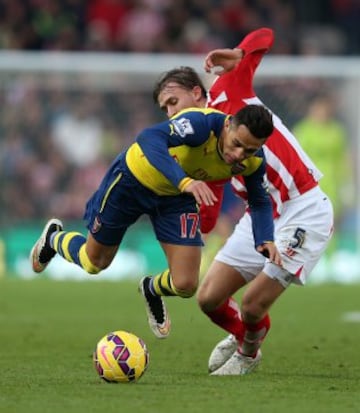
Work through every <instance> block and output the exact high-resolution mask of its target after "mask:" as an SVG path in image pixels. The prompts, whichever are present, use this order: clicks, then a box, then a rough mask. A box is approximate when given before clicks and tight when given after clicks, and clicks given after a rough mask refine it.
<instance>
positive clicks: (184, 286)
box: [173, 279, 198, 298]
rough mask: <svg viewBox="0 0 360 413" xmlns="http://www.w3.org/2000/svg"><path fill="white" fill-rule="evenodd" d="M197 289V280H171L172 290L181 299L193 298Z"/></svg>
mask: <svg viewBox="0 0 360 413" xmlns="http://www.w3.org/2000/svg"><path fill="white" fill-rule="evenodd" d="M197 287H198V281H197V280H191V279H188V280H186V279H183V280H180V281H176V282H175V281H174V280H173V288H174V290H175V292H176V295H177V296H179V297H182V298H190V297H193V296H194V294H195V293H196V290H197Z"/></svg>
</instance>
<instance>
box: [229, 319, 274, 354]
mask: <svg viewBox="0 0 360 413" xmlns="http://www.w3.org/2000/svg"><path fill="white" fill-rule="evenodd" d="M241 324H242V331H240V334H238V335H236V338H237V339H238V341H239V352H240V353H241V354H244V355H245V356H250V357H255V356H256V353H257V352H258V350H259V348H260V346H261V343H262V342H263V341H264V339H265V337H266V334H267V333H268V331H269V330H270V324H271V323H270V317H269V314H266V315H265V317H264V318H263V319H262V320H260V321H259V322H258V323H256V324H249V323H245V322H243V321H242V322H241Z"/></svg>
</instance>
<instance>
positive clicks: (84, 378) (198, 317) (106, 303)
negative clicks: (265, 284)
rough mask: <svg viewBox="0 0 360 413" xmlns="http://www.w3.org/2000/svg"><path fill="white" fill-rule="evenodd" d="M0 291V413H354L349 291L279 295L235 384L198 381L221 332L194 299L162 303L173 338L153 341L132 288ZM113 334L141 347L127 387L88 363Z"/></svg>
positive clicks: (358, 302)
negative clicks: (128, 336) (250, 367)
mask: <svg viewBox="0 0 360 413" xmlns="http://www.w3.org/2000/svg"><path fill="white" fill-rule="evenodd" d="M0 290H1V300H0V335H1V343H0V366H1V373H0V412H1V413H2V412H4V413H42V412H49V413H72V412H74V413H85V412H87V413H89V412H93V413H98V412H99V413H113V412H114V413H115V412H116V413H118V412H130V411H131V412H139V413H165V412H166V413H167V412H172V413H180V412H181V413H183V412H189V413H197V412H199V413H204V412H206V413H219V412H232V411H234V412H252V413H258V412H259V413H270V412H271V413H272V412H274V413H275V412H276V413H283V412H284V413H285V412H289V411H291V412H292V413H297V412H299V413H300V412H301V413H304V412H310V413H335V412H336V413H338V412H342V413H350V412H354V413H355V412H359V411H360V407H359V406H360V404H359V402H360V396H359V386H360V356H359V343H360V322H359V320H358V321H356V320H357V318H358V316H359V312H360V285H352V286H340V285H325V286H307V287H304V288H301V287H292V288H290V290H289V291H287V292H286V293H285V294H284V295H283V297H281V299H280V300H279V302H278V303H277V304H276V305H275V306H274V308H273V310H272V312H271V315H272V329H271V331H270V333H269V336H268V339H267V340H266V342H265V343H264V345H263V356H264V357H263V361H262V363H261V365H260V366H259V368H258V369H257V370H256V371H255V372H254V373H252V374H250V375H248V376H244V377H210V376H209V375H208V374H207V359H208V356H209V353H210V351H211V350H212V348H213V346H214V344H215V343H216V342H217V341H218V340H220V339H221V338H223V336H224V334H223V333H222V332H221V331H220V329H218V328H217V327H216V326H214V325H212V324H211V323H210V322H209V321H208V320H207V318H206V317H205V316H204V315H203V314H201V313H200V311H199V310H198V309H197V307H196V302H195V300H194V299H189V300H184V299H176V298H169V299H167V304H168V308H169V311H170V315H171V318H172V323H173V326H172V333H171V335H170V336H169V338H168V339H166V340H159V339H156V338H155V337H154V336H153V335H152V333H151V331H150V330H149V327H148V325H147V321H146V316H145V309H144V305H143V302H142V298H141V297H140V296H139V294H138V293H137V284H136V283H134V282H118V283H114V282H101V281H97V282H83V283H81V282H54V281H49V280H43V279H41V277H40V278H39V279H38V280H36V281H20V280H14V279H5V280H1V281H0ZM345 319H348V320H349V321H346V320H345ZM118 329H124V330H128V331H131V332H134V333H135V334H137V335H139V336H140V337H141V338H143V340H144V341H145V342H146V344H147V346H148V348H149V351H150V364H149V368H148V370H147V372H146V373H145V375H144V376H143V377H142V378H141V379H140V381H139V382H138V383H132V384H108V383H105V382H103V381H101V380H100V378H99V377H98V376H97V374H96V372H95V369H94V367H93V365H92V358H91V354H92V351H93V349H94V347H95V344H96V343H97V341H98V340H99V339H100V338H101V337H102V336H103V335H104V334H106V333H107V332H109V331H112V330H118Z"/></svg>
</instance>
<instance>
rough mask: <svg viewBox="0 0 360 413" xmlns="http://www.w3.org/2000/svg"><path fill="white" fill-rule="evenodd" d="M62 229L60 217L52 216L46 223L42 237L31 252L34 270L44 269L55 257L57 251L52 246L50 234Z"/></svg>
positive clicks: (40, 270)
mask: <svg viewBox="0 0 360 413" xmlns="http://www.w3.org/2000/svg"><path fill="white" fill-rule="evenodd" d="M62 230H63V224H62V222H61V221H60V220H59V219H56V218H52V219H50V220H49V221H48V222H47V223H46V225H45V228H44V229H43V232H42V233H41V235H40V238H39V239H38V240H37V241H36V243H35V245H34V246H33V247H32V249H31V252H30V262H31V266H32V269H33V271H34V272H42V271H44V270H45V268H46V267H47V265H48V264H49V262H50V261H51V260H52V259H53V258H54V256H55V255H56V251H55V250H54V249H52V248H51V246H50V236H51V234H53V233H54V232H58V231H62Z"/></svg>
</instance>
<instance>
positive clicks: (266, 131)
mask: <svg viewBox="0 0 360 413" xmlns="http://www.w3.org/2000/svg"><path fill="white" fill-rule="evenodd" d="M232 122H233V124H234V126H236V127H237V126H240V125H245V126H247V128H248V129H249V131H250V132H251V134H252V135H254V136H255V138H258V139H264V138H268V137H269V136H270V135H271V134H272V133H273V130H274V124H273V119H272V114H271V112H270V111H269V110H268V109H266V108H265V107H264V106H261V105H247V106H244V107H243V108H242V109H240V110H239V111H238V112H237V113H236V114H235V115H234V116H233V117H232Z"/></svg>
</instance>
